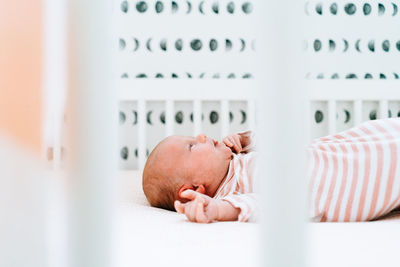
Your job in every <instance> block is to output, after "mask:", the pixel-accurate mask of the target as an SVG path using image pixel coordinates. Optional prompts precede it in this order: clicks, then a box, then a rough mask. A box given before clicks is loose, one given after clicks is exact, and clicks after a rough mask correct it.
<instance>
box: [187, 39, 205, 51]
mask: <svg viewBox="0 0 400 267" xmlns="http://www.w3.org/2000/svg"><path fill="white" fill-rule="evenodd" d="M202 46H203V44H202V43H201V41H200V40H199V39H194V40H192V41H191V42H190V47H191V48H192V49H193V50H194V51H199V50H200V49H201V47H202Z"/></svg>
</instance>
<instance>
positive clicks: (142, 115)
mask: <svg viewBox="0 0 400 267" xmlns="http://www.w3.org/2000/svg"><path fill="white" fill-rule="evenodd" d="M138 126H139V127H138V131H139V133H138V139H139V140H138V159H139V170H143V168H144V164H145V163H146V100H145V99H139V100H138Z"/></svg>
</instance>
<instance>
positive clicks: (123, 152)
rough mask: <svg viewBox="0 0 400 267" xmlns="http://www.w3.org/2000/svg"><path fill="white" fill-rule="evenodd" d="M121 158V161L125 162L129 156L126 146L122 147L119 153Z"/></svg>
mask: <svg viewBox="0 0 400 267" xmlns="http://www.w3.org/2000/svg"><path fill="white" fill-rule="evenodd" d="M119 154H120V156H121V158H122V159H123V160H127V159H128V156H129V150H128V148H127V147H126V146H124V147H123V148H121V151H120V152H119Z"/></svg>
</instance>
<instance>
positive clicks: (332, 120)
mask: <svg viewBox="0 0 400 267" xmlns="http://www.w3.org/2000/svg"><path fill="white" fill-rule="evenodd" d="M328 131H329V134H333V133H335V132H336V100H329V101H328Z"/></svg>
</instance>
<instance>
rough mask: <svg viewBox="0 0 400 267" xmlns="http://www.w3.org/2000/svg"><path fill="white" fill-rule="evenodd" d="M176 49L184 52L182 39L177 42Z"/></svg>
mask: <svg viewBox="0 0 400 267" xmlns="http://www.w3.org/2000/svg"><path fill="white" fill-rule="evenodd" d="M175 48H176V50H178V51H182V48H183V41H182V39H178V40H176V42H175Z"/></svg>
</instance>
